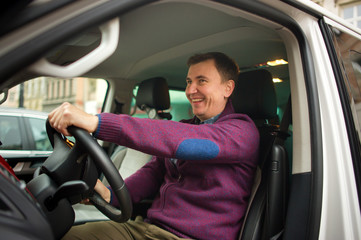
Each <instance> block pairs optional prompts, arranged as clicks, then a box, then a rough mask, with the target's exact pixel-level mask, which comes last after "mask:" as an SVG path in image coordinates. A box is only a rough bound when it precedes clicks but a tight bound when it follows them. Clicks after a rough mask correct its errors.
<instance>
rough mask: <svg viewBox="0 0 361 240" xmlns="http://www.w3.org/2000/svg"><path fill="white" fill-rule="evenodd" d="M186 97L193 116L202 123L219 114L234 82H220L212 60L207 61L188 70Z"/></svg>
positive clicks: (219, 76)
mask: <svg viewBox="0 0 361 240" xmlns="http://www.w3.org/2000/svg"><path fill="white" fill-rule="evenodd" d="M186 81H187V88H186V91H185V92H186V96H187V98H188V100H189V102H190V103H191V105H192V109H193V114H194V115H196V116H197V117H198V118H199V119H200V120H202V121H204V120H207V119H209V118H212V117H214V116H216V115H218V114H219V113H221V112H222V111H223V109H224V107H225V105H226V103H227V99H228V97H229V96H230V95H231V93H232V91H233V89H234V81H233V80H228V81H227V82H222V79H221V75H220V74H219V72H218V70H217V68H216V66H215V64H214V60H207V61H204V62H200V63H197V64H194V65H191V66H190V67H189V69H188V75H187V80H186Z"/></svg>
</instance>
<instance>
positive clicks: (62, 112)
mask: <svg viewBox="0 0 361 240" xmlns="http://www.w3.org/2000/svg"><path fill="white" fill-rule="evenodd" d="M48 119H49V123H50V125H51V126H52V127H53V128H54V129H55V130H56V131H58V132H60V133H62V134H64V135H65V136H70V133H69V132H68V130H67V128H68V127H69V126H76V127H79V128H82V129H85V130H86V131H88V132H89V133H92V132H95V130H96V129H97V127H98V121H99V120H98V117H97V116H94V115H91V114H88V113H86V112H84V111H82V110H80V109H79V108H77V107H75V106H73V105H71V104H70V103H68V102H65V103H63V104H62V105H60V106H59V107H57V108H56V109H54V110H53V111H52V112H51V113H50V114H49V115H48Z"/></svg>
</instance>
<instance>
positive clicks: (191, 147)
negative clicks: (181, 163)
mask: <svg viewBox="0 0 361 240" xmlns="http://www.w3.org/2000/svg"><path fill="white" fill-rule="evenodd" d="M218 153H219V147H218V145H217V144H215V143H214V142H212V141H210V140H207V139H186V140H184V141H183V142H181V143H180V144H179V146H178V149H177V152H176V154H175V155H176V158H178V159H183V160H209V159H212V158H215V157H217V155H218Z"/></svg>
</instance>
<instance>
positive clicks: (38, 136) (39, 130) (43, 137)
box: [28, 118, 53, 151]
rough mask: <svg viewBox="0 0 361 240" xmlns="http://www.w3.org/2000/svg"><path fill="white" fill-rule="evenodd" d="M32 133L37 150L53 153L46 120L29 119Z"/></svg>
mask: <svg viewBox="0 0 361 240" xmlns="http://www.w3.org/2000/svg"><path fill="white" fill-rule="evenodd" d="M28 120H29V125H30V129H31V132H32V134H33V138H34V143H35V150H38V151H51V150H53V148H52V147H51V144H50V142H49V139H48V135H47V133H46V128H45V119H37V118H28Z"/></svg>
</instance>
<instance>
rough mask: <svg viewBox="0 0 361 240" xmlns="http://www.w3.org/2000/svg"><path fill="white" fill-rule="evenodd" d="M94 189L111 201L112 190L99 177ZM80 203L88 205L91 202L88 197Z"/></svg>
mask: <svg viewBox="0 0 361 240" xmlns="http://www.w3.org/2000/svg"><path fill="white" fill-rule="evenodd" d="M94 190H95V191H96V192H97V193H99V195H100V196H101V197H102V198H103V199H104V200H105V201H107V202H108V203H110V197H111V194H110V191H109V189H108V188H107V187H106V186H105V185H104V184H103V183H102V182H101V181H100V180H99V179H98V180H97V183H96V184H95V187H94ZM80 203H82V204H86V205H89V204H91V203H90V201H89V199H88V198H87V199H84V200H82V201H81V202H80Z"/></svg>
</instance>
